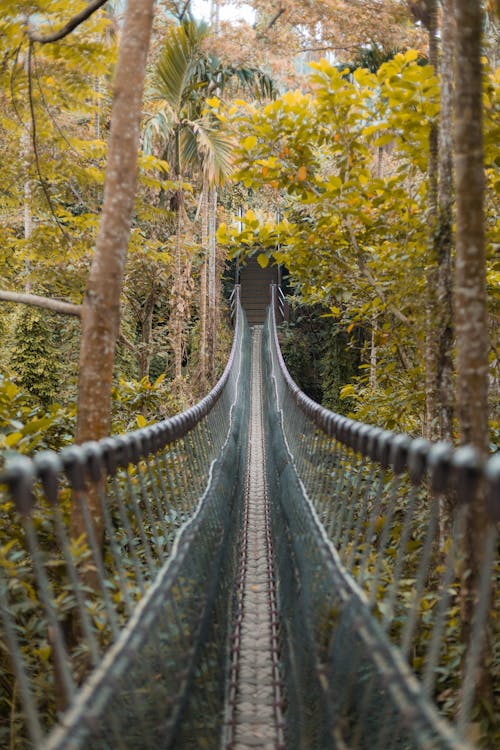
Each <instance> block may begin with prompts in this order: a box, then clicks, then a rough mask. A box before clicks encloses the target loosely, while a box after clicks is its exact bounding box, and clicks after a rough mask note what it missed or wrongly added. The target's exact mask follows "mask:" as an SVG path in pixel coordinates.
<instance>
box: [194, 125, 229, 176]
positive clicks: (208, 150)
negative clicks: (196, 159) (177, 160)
mask: <svg viewBox="0 0 500 750" xmlns="http://www.w3.org/2000/svg"><path fill="white" fill-rule="evenodd" d="M190 126H191V127H190V130H191V131H192V134H193V138H194V139H195V140H196V143H197V150H198V152H199V154H200V160H201V163H202V165H203V170H204V172H205V175H206V177H207V179H208V181H209V182H211V183H215V184H222V183H223V182H224V181H225V180H226V179H227V178H228V177H229V176H230V174H231V172H232V170H233V152H234V148H233V142H232V140H231V139H230V138H229V137H228V136H227V135H226V134H224V133H222V132H221V131H220V130H219V129H217V128H214V127H213V124H212V123H211V122H210V121H209V120H207V119H206V118H202V119H199V120H197V121H195V122H192V123H190Z"/></svg>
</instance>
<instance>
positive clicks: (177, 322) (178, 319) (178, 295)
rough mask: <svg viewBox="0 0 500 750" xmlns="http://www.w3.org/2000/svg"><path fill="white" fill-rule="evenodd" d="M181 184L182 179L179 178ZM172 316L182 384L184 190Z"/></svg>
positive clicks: (179, 207) (177, 377) (177, 370)
mask: <svg viewBox="0 0 500 750" xmlns="http://www.w3.org/2000/svg"><path fill="white" fill-rule="evenodd" d="M179 184H180V178H179ZM170 315H171V318H172V330H173V339H174V341H173V349H174V378H175V380H176V381H177V382H178V383H180V381H181V379H182V349H183V342H182V339H183V336H182V329H183V317H184V304H183V289H182V188H180V187H179V190H178V194H177V218H176V234H175V279H174V284H173V287H172V296H171V301H170Z"/></svg>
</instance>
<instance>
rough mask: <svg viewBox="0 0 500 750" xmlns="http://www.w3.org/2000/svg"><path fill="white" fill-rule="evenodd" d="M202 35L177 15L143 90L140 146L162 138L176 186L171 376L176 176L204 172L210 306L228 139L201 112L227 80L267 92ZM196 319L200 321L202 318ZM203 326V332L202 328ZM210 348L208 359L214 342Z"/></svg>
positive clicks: (259, 79) (179, 226)
mask: <svg viewBox="0 0 500 750" xmlns="http://www.w3.org/2000/svg"><path fill="white" fill-rule="evenodd" d="M209 33H210V29H209V27H208V26H207V25H206V24H205V23H201V24H197V23H195V22H194V21H192V20H186V21H183V23H182V24H181V25H179V26H172V27H171V28H170V29H169V30H168V32H167V36H166V39H165V43H164V46H163V50H162V53H161V56H160V59H159V61H158V63H157V65H156V67H155V69H154V71H153V76H152V85H151V87H150V90H149V93H148V99H149V101H150V103H153V104H155V105H156V112H155V113H154V115H152V116H151V117H150V119H149V120H148V122H147V123H146V127H145V131H144V140H143V148H144V150H145V151H146V152H149V153H151V152H152V151H153V150H154V139H155V137H156V138H159V139H160V141H161V142H162V143H163V144H164V146H163V154H162V156H163V158H164V159H166V161H168V162H169V163H170V164H172V166H173V169H174V172H175V179H176V182H177V185H178V188H177V191H176V192H175V195H174V196H173V199H172V202H171V203H172V207H173V208H174V209H175V211H176V253H175V261H176V283H174V287H173V290H172V292H173V294H172V299H173V301H174V304H173V305H172V313H171V315H172V316H173V321H172V328H173V331H174V361H175V378H176V380H177V379H180V377H181V375H182V349H183V329H184V327H185V324H186V320H185V318H186V317H187V314H188V305H187V304H186V305H185V304H183V303H182V299H183V290H182V286H183V284H182V278H183V268H182V232H183V227H184V209H183V187H182V183H183V179H184V178H185V177H186V176H187V173H188V171H192V170H198V171H200V172H201V173H202V176H203V187H202V196H201V201H200V205H201V215H202V240H206V242H207V244H208V247H209V249H210V251H211V252H210V251H209V253H208V255H209V262H208V267H209V269H210V274H209V278H208V283H207V278H206V273H207V265H206V261H205V263H204V264H203V267H202V270H201V276H202V291H203V289H206V288H207V287H208V290H209V294H208V296H209V300H208V309H209V311H210V310H213V309H214V306H215V300H214V296H215V294H216V292H215V290H216V283H215V278H214V276H215V272H216V271H215V268H216V264H215V259H214V258H213V257H212V256H213V255H214V253H215V249H216V245H215V241H214V240H215V237H214V236H212V235H214V231H215V221H214V216H212V217H211V218H212V220H209V214H210V212H212V213H214V211H215V210H216V200H217V198H216V188H217V186H218V185H220V184H222V183H223V182H224V180H225V179H226V178H227V177H228V176H229V174H230V172H231V154H232V143H231V139H230V138H229V137H228V136H227V135H226V134H224V133H222V132H221V129H220V122H219V121H218V120H217V119H216V118H215V117H214V115H213V114H210V113H207V112H206V98H207V97H208V96H210V95H211V94H214V93H217V94H218V95H221V94H222V92H223V91H224V89H225V88H226V86H227V85H228V84H229V82H230V81H231V80H233V81H235V82H236V84H237V85H238V86H239V87H241V86H244V87H251V88H253V89H255V90H257V91H258V92H259V93H260V94H261V95H264V96H266V95H269V96H271V95H273V94H274V86H273V83H272V81H271V79H270V78H269V77H268V76H267V75H266V74H265V73H263V72H262V71H260V70H258V69H256V68H240V67H237V66H231V65H223V64H222V63H221V61H220V60H219V59H218V58H217V57H216V56H215V55H212V54H209V53H207V52H206V51H205V50H204V49H203V42H204V40H205V39H206V38H207V36H208V35H209ZM214 215H215V214H214ZM204 249H205V248H204ZM204 305H205V309H206V304H205V300H204V299H203V300H202V308H203V306H204ZM202 318H203V315H202ZM202 324H203V325H204V320H203V321H202ZM202 327H203V326H202ZM208 328H209V330H208V339H209V341H212V342H214V340H215V330H214V329H215V315H214V314H213V313H212V314H210V312H209V326H208ZM204 331H205V332H206V326H205V329H204ZM205 332H203V331H202V334H203V335H202V337H201V338H202V341H201V344H200V352H201V370H202V377H203V376H204V373H205V370H206V366H205V361H204V360H205V356H206V355H205V353H206V338H205ZM210 349H211V354H212V356H211V359H213V344H212V346H211V347H210Z"/></svg>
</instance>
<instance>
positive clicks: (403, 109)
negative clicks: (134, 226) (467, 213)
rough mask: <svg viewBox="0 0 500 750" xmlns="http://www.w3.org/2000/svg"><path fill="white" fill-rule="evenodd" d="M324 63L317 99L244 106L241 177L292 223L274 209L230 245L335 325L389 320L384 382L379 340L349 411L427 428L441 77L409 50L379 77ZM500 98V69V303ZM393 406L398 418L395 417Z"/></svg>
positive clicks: (226, 236)
mask: <svg viewBox="0 0 500 750" xmlns="http://www.w3.org/2000/svg"><path fill="white" fill-rule="evenodd" d="M311 67H312V74H311V77H310V83H311V90H312V93H303V92H302V91H295V92H288V93H286V94H284V95H283V96H282V97H280V98H279V99H277V100H276V101H274V102H271V103H269V104H266V105H265V106H252V105H249V104H245V103H240V105H239V106H238V107H233V108H232V109H229V110H228V113H227V117H228V120H229V122H230V123H231V127H232V128H234V129H237V131H238V132H239V135H240V144H239V148H238V154H237V176H238V177H239V179H240V180H241V181H242V183H243V184H244V185H245V186H246V187H247V188H249V189H254V188H262V187H263V186H265V187H266V188H267V189H269V190H273V191H275V193H276V194H278V193H279V194H281V195H285V196H286V198H285V205H284V213H285V218H283V219H282V220H280V222H279V223H276V221H275V216H274V215H273V213H271V212H268V213H267V214H266V211H262V212H260V213H259V212H257V213H256V212H253V211H249V212H247V214H246V215H245V216H244V217H243V220H242V224H243V229H242V231H238V230H237V229H236V226H235V225H233V226H226V225H223V226H221V227H220V229H219V241H220V242H221V243H224V244H226V245H227V246H228V247H229V248H230V250H231V252H232V254H233V255H234V256H239V255H246V254H249V253H252V254H253V253H257V254H258V256H259V258H260V259H261V261H262V263H264V262H265V261H264V258H263V256H268V257H271V256H272V257H273V258H274V259H275V260H276V261H277V262H278V263H281V264H284V265H285V266H286V267H287V268H288V269H289V271H290V274H291V277H292V279H293V281H294V282H295V284H296V288H297V292H298V294H299V297H300V299H301V300H302V301H303V302H305V303H306V304H309V305H315V304H321V305H323V306H326V307H327V308H328V309H329V311H330V314H331V316H332V317H331V320H332V324H333V325H334V326H335V327H339V328H340V329H343V330H344V331H345V332H346V333H347V334H348V335H349V334H350V332H351V331H353V330H354V328H355V327H361V328H364V329H366V330H367V331H369V330H371V328H372V324H373V321H376V325H377V329H378V332H377V335H376V336H375V338H374V342H373V343H374V349H373V354H374V359H373V361H374V363H375V364H374V367H375V370H376V372H375V374H376V378H373V377H372V379H371V382H370V370H369V367H368V359H369V357H370V352H369V351H368V349H369V346H370V345H369V343H367V344H366V351H365V354H364V360H363V368H362V369H361V371H360V372H359V373H358V376H357V377H358V380H357V381H356V384H355V385H354V382H353V383H352V385H353V391H352V392H350V393H349V394H348V395H349V399H350V401H349V402H346V401H345V399H344V406H343V410H345V408H346V405H347V403H349V404H350V406H351V408H352V409H353V412H354V414H355V415H356V416H359V417H361V418H369V420H370V421H374V422H376V423H377V424H381V425H382V424H383V425H386V426H391V427H398V428H403V429H409V430H410V431H415V430H418V429H419V425H420V420H421V416H422V413H423V410H422V397H423V393H422V391H423V384H424V383H425V372H424V362H425V341H424V331H425V328H426V321H425V305H424V304H423V303H422V300H423V298H424V294H425V289H426V278H427V269H428V266H429V263H430V259H429V256H428V223H427V203H428V186H427V167H428V160H429V132H430V128H431V125H432V124H434V123H436V122H437V117H438V114H439V81H438V79H437V77H436V76H435V75H434V71H433V68H432V67H431V66H429V65H422V64H421V60H420V58H419V53H418V52H416V51H414V50H410V51H408V52H405V53H404V54H403V53H399V54H396V55H395V56H394V57H393V58H392V59H391V60H389V61H387V62H385V63H384V64H382V65H381V66H380V67H378V68H377V70H376V72H370V71H369V70H367V69H363V68H358V69H356V70H355V71H354V72H353V73H352V75H346V72H348V71H345V70H338V69H337V68H336V67H335V66H332V65H330V64H329V63H328V62H327V61H326V60H322V61H320V62H318V63H313V64H312V66H311ZM497 99H498V74H495V75H492V74H490V75H489V77H487V78H486V79H485V128H486V144H487V146H486V162H487V175H488V181H489V185H490V186H491V187H490V192H489V195H488V200H489V202H490V203H489V205H490V212H489V216H488V240H489V248H490V249H489V255H490V259H491V260H490V269H489V279H490V289H491V292H492V294H491V300H492V305H493V304H494V303H493V300H494V299H495V298H498V290H497V287H498V285H495V278H496V277H495V273H497V271H498V269H497V268H496V261H495V247H496V244H495V243H496V242H497V239H498V238H497V237H496V234H497V233H498V218H497V216H495V212H494V209H493V204H494V203H495V184H496V182H495V181H496V180H498V178H499V167H500V164H499V163H498V160H497V159H496V156H494V148H495V147H494V145H493V144H494V143H495V142H496V143H497V142H498V138H496V136H497V135H498V126H499V121H498V107H497V104H496V102H497ZM282 215H283V214H282ZM494 286H495V291H494V290H493V287H494ZM374 383H376V386H375V387H374ZM393 399H394V400H395V402H396V405H397V408H396V410H395V415H396V416H395V420H394V419H392V418H390V415H389V407H390V405H391V401H392V400H393ZM330 403H331V404H332V405H335V397H333V399H332V400H331V401H330ZM337 405H338V402H337Z"/></svg>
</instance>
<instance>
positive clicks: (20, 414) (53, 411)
mask: <svg viewBox="0 0 500 750" xmlns="http://www.w3.org/2000/svg"><path fill="white" fill-rule="evenodd" d="M74 432H75V407H74V406H70V407H62V406H61V405H60V404H57V403H53V404H51V405H50V406H49V407H48V408H44V407H43V406H42V405H41V404H35V403H34V401H33V398H32V397H31V396H30V395H29V394H27V393H26V392H25V391H24V390H22V389H21V388H20V387H19V386H18V385H17V384H16V383H15V382H14V381H13V380H12V379H9V378H7V377H5V376H3V375H1V374H0V462H3V460H4V459H5V458H6V457H7V455H8V454H9V451H13V450H15V451H18V452H21V453H26V454H32V453H33V452H34V451H36V450H42V449H51V450H59V449H60V448H62V447H63V446H65V445H69V444H70V443H72V442H73V441H74Z"/></svg>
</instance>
